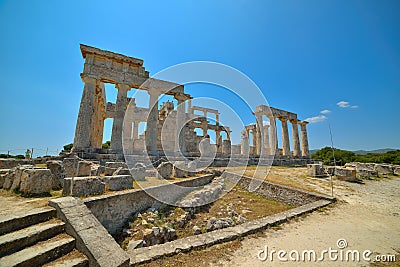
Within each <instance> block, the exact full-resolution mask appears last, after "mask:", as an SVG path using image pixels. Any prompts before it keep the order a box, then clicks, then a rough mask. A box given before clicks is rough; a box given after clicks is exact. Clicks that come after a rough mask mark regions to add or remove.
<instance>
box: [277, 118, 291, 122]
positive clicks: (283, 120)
mask: <svg viewBox="0 0 400 267" xmlns="http://www.w3.org/2000/svg"><path fill="white" fill-rule="evenodd" d="M278 120H280V121H281V122H286V121H288V120H289V118H286V117H278Z"/></svg>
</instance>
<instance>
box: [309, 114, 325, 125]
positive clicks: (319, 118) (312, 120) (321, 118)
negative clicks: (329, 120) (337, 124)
mask: <svg viewBox="0 0 400 267" xmlns="http://www.w3.org/2000/svg"><path fill="white" fill-rule="evenodd" d="M324 120H326V116H324V115H318V116H315V117H311V118H307V119H305V121H308V122H309V123H317V122H323V121H324Z"/></svg>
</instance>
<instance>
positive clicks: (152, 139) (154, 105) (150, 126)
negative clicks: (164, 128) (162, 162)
mask: <svg viewBox="0 0 400 267" xmlns="http://www.w3.org/2000/svg"><path fill="white" fill-rule="evenodd" d="M147 92H148V93H149V94H150V100H149V109H150V111H149V116H148V118H147V126H146V149H147V152H151V153H153V154H156V153H157V135H158V97H159V96H160V92H159V91H157V90H154V89H149V90H148V91H147Z"/></svg>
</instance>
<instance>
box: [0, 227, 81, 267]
mask: <svg viewBox="0 0 400 267" xmlns="http://www.w3.org/2000/svg"><path fill="white" fill-rule="evenodd" d="M74 247H75V239H74V238H73V237H71V236H69V235H67V234H59V235H57V236H55V237H53V238H51V239H49V240H46V241H42V242H39V243H37V244H35V245H33V246H31V247H27V248H25V249H23V250H20V251H18V252H15V253H13V254H11V255H8V256H5V257H3V258H0V266H20V267H23V266H26V267H30V266H42V265H43V264H45V263H47V262H50V261H52V260H54V259H57V258H59V257H61V256H63V255H65V254H67V253H69V252H70V251H72V250H73V249H74Z"/></svg>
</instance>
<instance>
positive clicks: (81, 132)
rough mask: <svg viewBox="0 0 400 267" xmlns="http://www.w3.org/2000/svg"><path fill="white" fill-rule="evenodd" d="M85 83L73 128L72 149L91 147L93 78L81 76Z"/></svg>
mask: <svg viewBox="0 0 400 267" xmlns="http://www.w3.org/2000/svg"><path fill="white" fill-rule="evenodd" d="M82 81H83V82H84V83H85V86H84V88H83V93H82V98H81V105H80V107H79V114H78V120H77V123H76V129H75V138H74V149H81V148H89V147H92V144H91V139H92V138H91V136H92V135H93V128H92V126H93V123H94V120H96V118H94V111H95V109H96V104H97V103H95V101H96V85H97V80H96V79H95V78H91V77H86V76H82Z"/></svg>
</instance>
